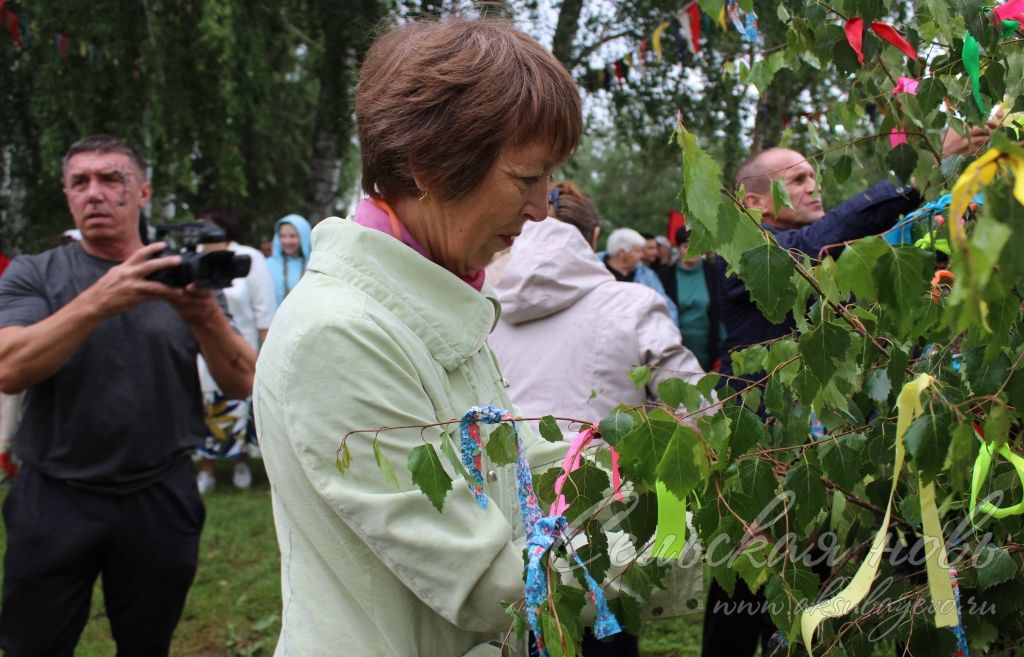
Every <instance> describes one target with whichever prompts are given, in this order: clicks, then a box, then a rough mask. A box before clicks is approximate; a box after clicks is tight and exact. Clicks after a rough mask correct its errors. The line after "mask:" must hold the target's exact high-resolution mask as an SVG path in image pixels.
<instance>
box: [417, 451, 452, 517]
mask: <svg viewBox="0 0 1024 657" xmlns="http://www.w3.org/2000/svg"><path fill="white" fill-rule="evenodd" d="M409 472H410V473H411V474H412V481H413V483H414V484H416V485H417V486H419V487H420V490H422V491H423V494H424V495H426V496H427V499H428V500H430V503H431V504H433V505H434V508H436V509H437V510H438V512H440V511H441V510H442V509H443V508H444V498H445V497H447V495H448V491H450V490H451V489H452V478H451V477H449V476H448V473H447V472H445V470H444V466H442V465H441V459H439V458H438V457H437V451H436V450H435V449H434V446H433V445H431V444H426V445H420V446H419V447H414V448H413V449H412V451H411V452H409Z"/></svg>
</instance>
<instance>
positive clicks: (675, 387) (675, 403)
mask: <svg viewBox="0 0 1024 657" xmlns="http://www.w3.org/2000/svg"><path fill="white" fill-rule="evenodd" d="M658 399H660V400H661V401H663V402H664V403H665V404H667V405H669V406H671V407H673V408H678V407H680V406H685V407H686V410H688V411H690V412H691V413H693V412H696V411H698V410H700V407H701V404H702V403H703V402H702V395H701V392H700V389H698V388H697V386H695V385H693V384H692V383H687V382H686V381H683V380H682V379H674V378H673V379H665V380H664V381H662V382H661V383H659V384H658Z"/></svg>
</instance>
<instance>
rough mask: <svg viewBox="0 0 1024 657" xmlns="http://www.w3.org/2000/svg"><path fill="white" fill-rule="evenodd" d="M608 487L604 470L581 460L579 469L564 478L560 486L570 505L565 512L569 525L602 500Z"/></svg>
mask: <svg viewBox="0 0 1024 657" xmlns="http://www.w3.org/2000/svg"><path fill="white" fill-rule="evenodd" d="M610 485H611V482H610V481H609V479H608V475H607V474H606V473H605V471H604V470H602V469H601V468H599V467H598V466H597V465H596V464H594V462H593V461H590V460H589V459H585V458H584V459H582V460H581V462H580V467H579V468H577V469H576V470H574V471H573V472H572V474H570V475H569V476H568V477H567V478H566V480H565V485H564V486H562V494H563V495H565V501H566V503H567V504H569V505H571V506H570V507H569V509H568V510H567V511H566V512H565V519H566V520H568V521H569V522H570V523H571V522H573V521H574V520H576V518H578V517H580V516H582V515H586V514H587V513H590V512H591V509H592V508H593V507H594V505H595V504H598V503H600V502H601V501H602V500H604V498H605V494H606V493H607V492H608V489H609V488H610Z"/></svg>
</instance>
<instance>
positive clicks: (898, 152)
mask: <svg viewBox="0 0 1024 657" xmlns="http://www.w3.org/2000/svg"><path fill="white" fill-rule="evenodd" d="M886 160H887V161H888V164H889V168H890V169H892V172H893V173H895V174H896V177H897V178H899V179H900V180H902V181H903V182H905V183H906V182H909V181H910V177H911V175H913V173H914V167H916V166H917V149H915V148H914V147H913V146H911V145H910V144H900V145H899V146H897V147H896V148H894V149H892V150H891V151H889V155H888V156H887V157H886Z"/></svg>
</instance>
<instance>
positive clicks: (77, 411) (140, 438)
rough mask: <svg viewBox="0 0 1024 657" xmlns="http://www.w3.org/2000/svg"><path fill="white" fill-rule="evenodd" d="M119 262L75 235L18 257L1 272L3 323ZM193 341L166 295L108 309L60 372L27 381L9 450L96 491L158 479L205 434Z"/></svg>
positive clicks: (40, 314) (36, 310)
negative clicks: (85, 245) (112, 312)
mask: <svg viewBox="0 0 1024 657" xmlns="http://www.w3.org/2000/svg"><path fill="white" fill-rule="evenodd" d="M117 264H119V263H118V262H115V261H111V260H104V259H102V258H97V257H95V256H91V255H89V254H88V253H86V252H85V250H84V249H83V248H82V245H81V244H79V243H77V242H74V243H71V244H67V245H64V246H61V247H57V248H55V249H51V250H49V251H46V252H44V253H41V254H39V255H33V256H19V257H18V258H15V259H14V260H13V261H12V262H11V265H10V267H9V268H8V269H7V271H6V272H4V275H3V276H2V277H0V327H3V326H27V325H30V324H34V323H36V322H39V321H41V320H43V319H45V318H46V317H48V316H50V315H52V314H53V313H55V312H57V311H58V310H59V309H60V308H61V307H63V306H64V305H65V304H67V303H68V302H70V301H71V300H72V299H74V298H75V297H76V296H78V295H79V294H80V293H81V292H82V291H83V290H85V289H86V288H88V287H89V286H91V285H92V284H93V283H95V282H96V281H97V280H98V279H99V278H100V277H101V276H103V275H104V274H105V273H106V272H107V271H108V270H109V269H110V268H111V267H114V266H116V265H117ZM198 348H199V346H198V343H197V341H196V339H195V336H193V334H192V331H191V329H190V328H189V327H188V325H187V324H186V323H185V322H184V321H183V320H182V319H181V318H180V317H179V316H178V314H177V312H175V310H174V308H173V307H172V306H171V305H170V304H169V303H167V302H166V301H149V302H146V303H143V304H140V305H138V306H135V307H134V308H132V309H130V310H127V311H125V312H123V313H121V314H119V315H115V316H113V317H108V318H107V319H105V320H103V321H102V322H101V323H100V324H99V326H97V327H96V329H95V330H93V331H92V333H90V334H89V336H88V337H87V338H86V339H85V340H84V341H83V342H82V343H81V344H80V345H79V346H78V348H76V349H75V351H74V352H73V353H72V354H71V357H70V358H69V359H68V361H67V363H65V364H64V366H63V367H61V368H60V370H58V371H57V373H56V374H54V375H53V376H51V377H50V378H48V379H46V380H44V381H40V382H39V383H37V384H36V385H34V386H32V387H31V388H29V390H28V392H27V395H26V398H25V412H24V416H23V419H22V422H21V424H20V425H19V427H18V430H17V431H16V433H15V435H14V438H13V442H12V447H13V449H14V453H15V454H16V455H17V456H18V457H19V458H21V459H22V461H24V462H25V463H26V464H27V465H29V466H31V467H32V468H35V469H36V470H38V471H39V472H41V473H43V474H45V475H48V476H51V477H56V478H59V479H63V480H66V481H68V482H69V483H72V484H76V485H79V486H82V487H85V488H90V489H94V490H97V491H101V492H109V493H126V492H131V491H134V490H138V489H140V488H143V487H145V486H148V485H149V484H151V483H153V482H155V481H157V480H158V479H159V478H160V477H161V476H162V475H164V474H165V473H166V472H167V471H168V470H169V469H170V468H172V467H173V466H175V465H176V464H178V465H180V464H181V461H182V459H183V458H185V456H186V455H187V454H190V453H191V451H192V449H193V448H194V447H195V445H197V444H198V443H199V442H200V441H201V440H202V436H203V435H204V420H203V401H202V393H201V391H200V388H199V375H198V373H197V370H196V355H197V353H198Z"/></svg>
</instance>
